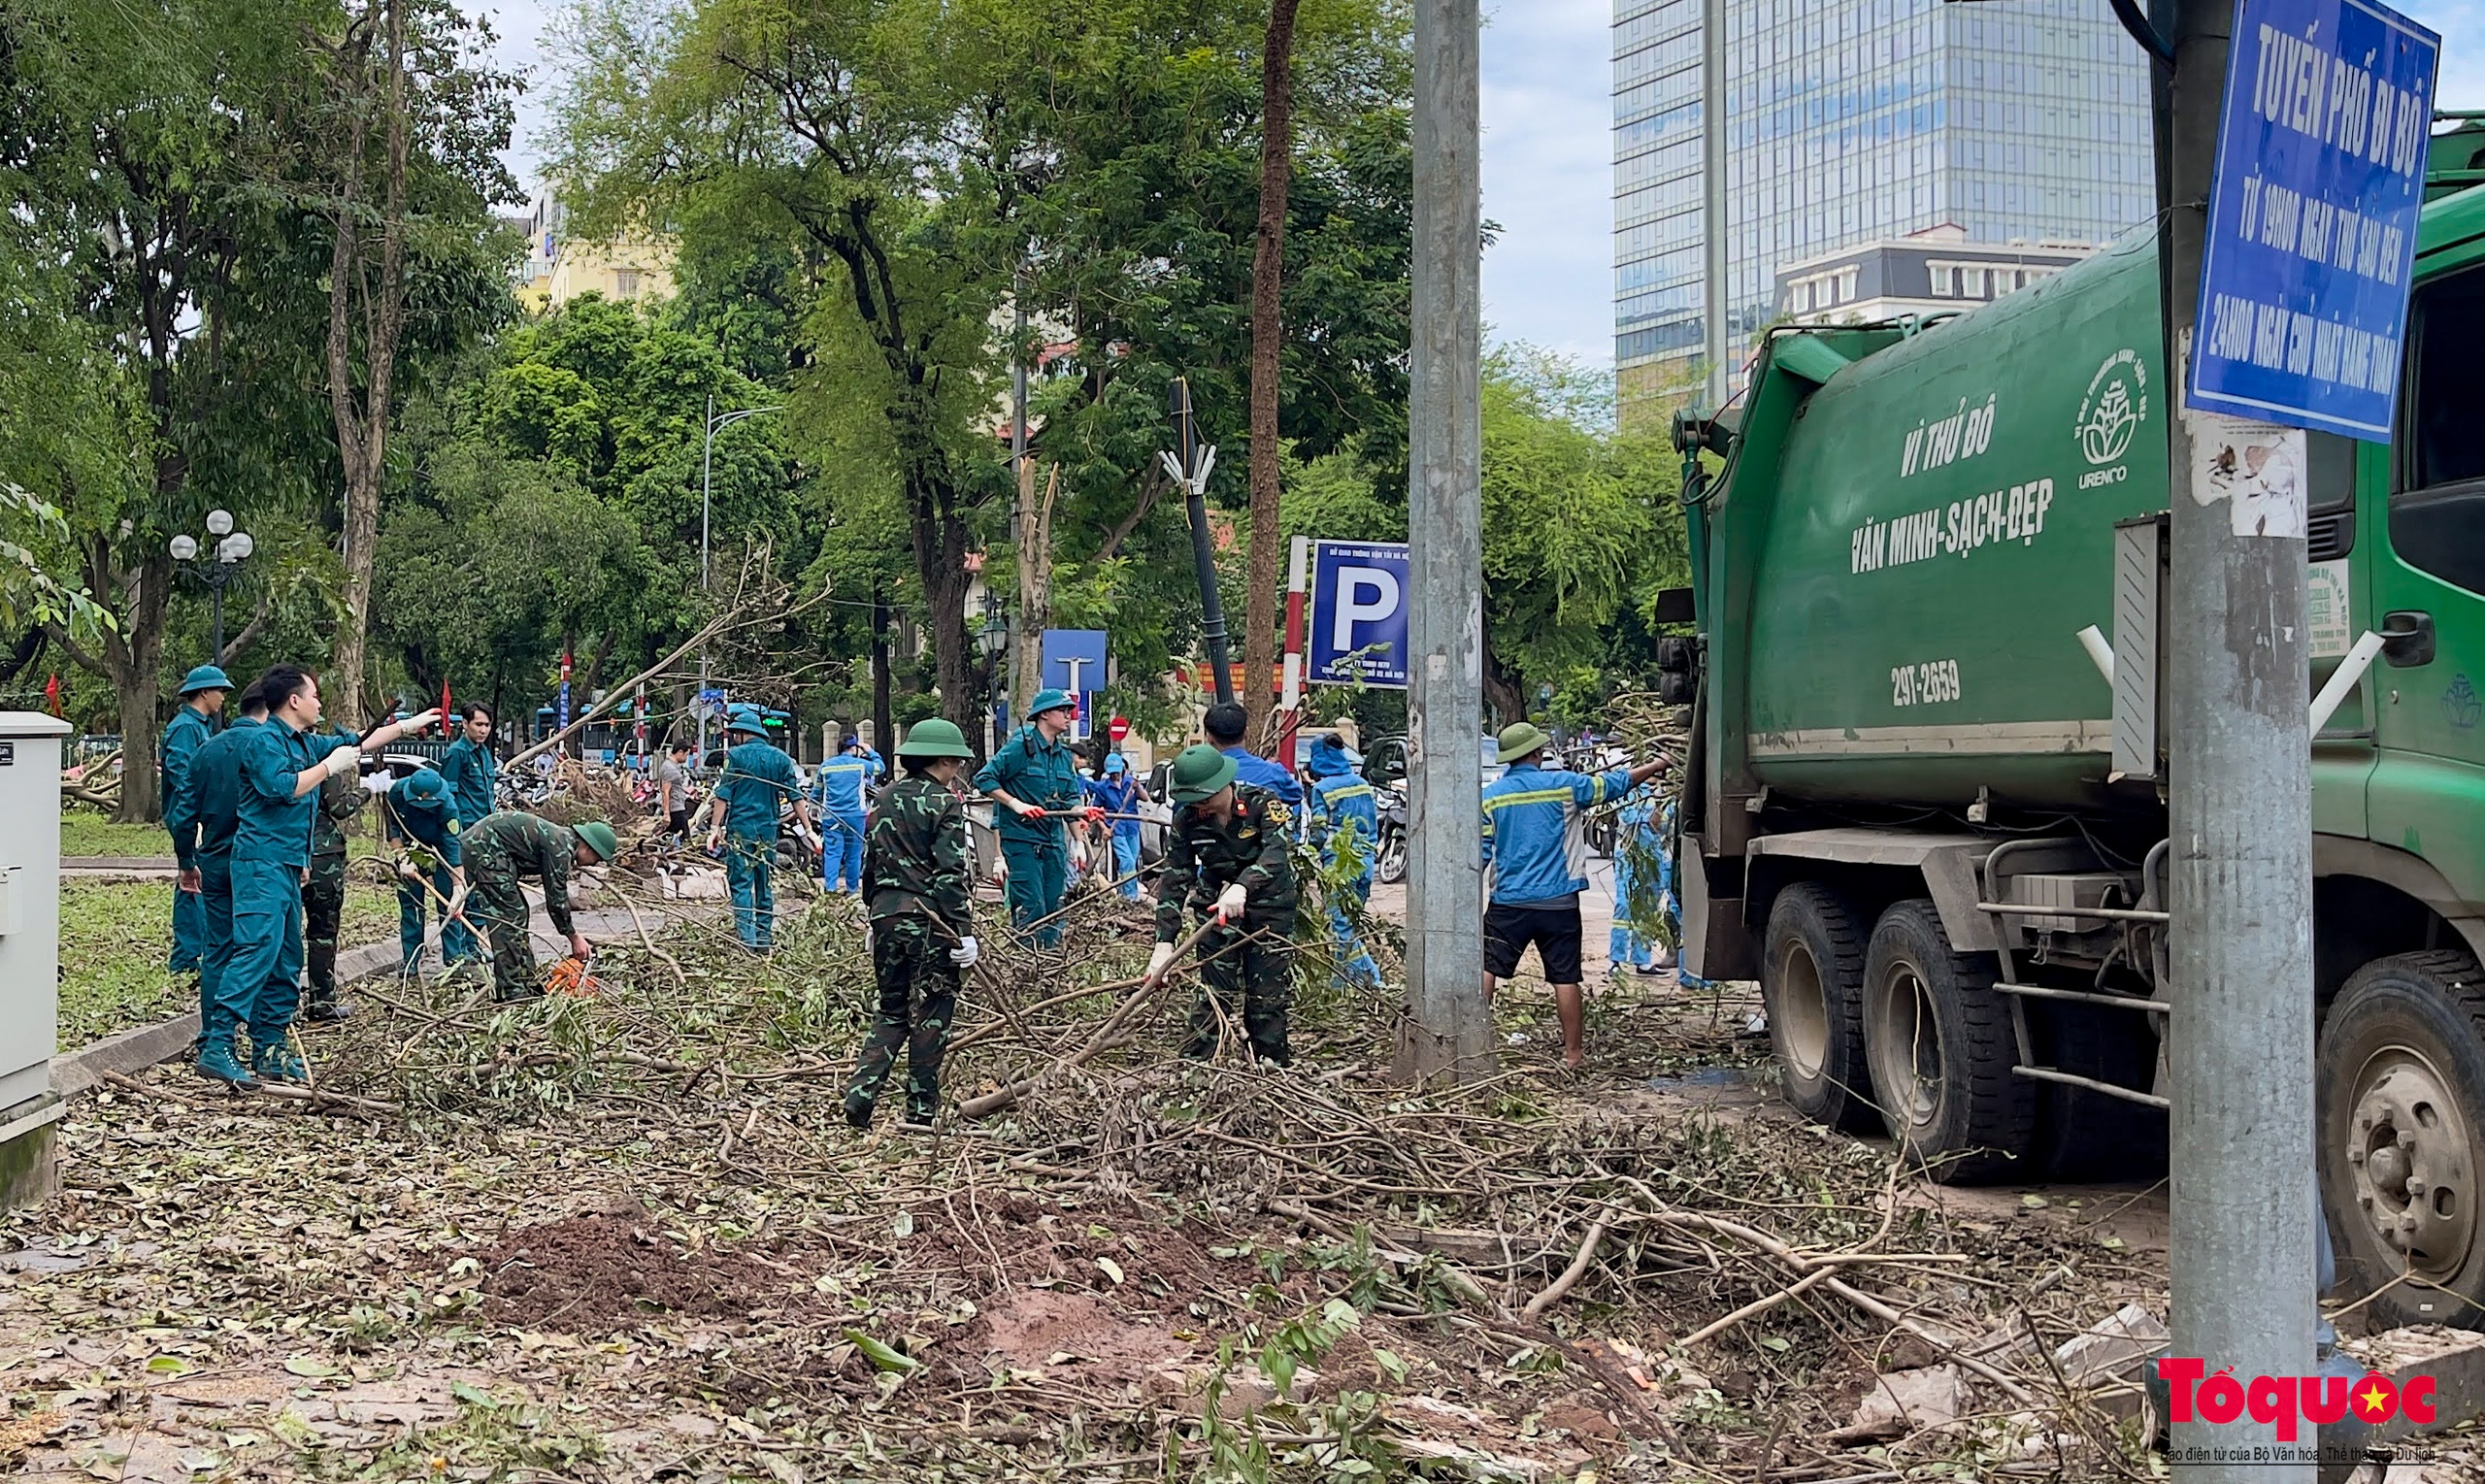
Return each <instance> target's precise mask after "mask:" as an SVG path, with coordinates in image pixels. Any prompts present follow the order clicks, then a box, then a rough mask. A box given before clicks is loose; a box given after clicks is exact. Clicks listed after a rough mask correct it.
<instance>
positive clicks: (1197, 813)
mask: <svg viewBox="0 0 2485 1484" xmlns="http://www.w3.org/2000/svg"><path fill="white" fill-rule="evenodd" d="M1238 772H1240V766H1239V765H1238V764H1237V763H1236V761H1235V760H1234V759H1233V758H1232V757H1229V756H1227V755H1226V754H1224V753H1222V752H1219V751H1217V750H1216V749H1215V748H1214V747H1209V746H1205V745H1202V746H1193V747H1185V748H1183V749H1182V755H1181V756H1179V757H1177V758H1176V759H1175V760H1174V769H1173V774H1172V776H1171V779H1170V782H1171V784H1172V792H1173V795H1174V805H1175V809H1174V828H1173V832H1172V836H1171V838H1170V839H1169V840H1168V841H1167V842H1166V846H1165V874H1164V878H1163V880H1162V881H1161V882H1160V883H1159V885H1158V886H1157V889H1156V952H1155V954H1154V955H1153V956H1152V957H1151V958H1150V959H1149V960H1148V964H1147V972H1148V973H1151V974H1152V973H1161V972H1162V971H1163V970H1164V968H1165V966H1166V965H1168V964H1170V963H1172V962H1173V960H1174V944H1175V942H1176V940H1178V939H1179V938H1180V937H1181V936H1182V913H1183V909H1184V907H1188V908H1189V909H1190V910H1191V911H1192V912H1194V913H1196V914H1198V916H1199V918H1200V920H1201V921H1203V922H1209V923H1213V924H1214V927H1213V928H1212V929H1211V930H1210V932H1209V935H1208V937H1207V938H1206V939H1204V940H1201V944H1200V949H1201V959H1200V984H1201V993H1200V999H1199V1004H1198V1005H1197V1006H1195V1007H1194V1008H1193V1009H1192V1011H1191V1026H1190V1035H1189V1037H1188V1038H1187V1039H1185V1040H1184V1041H1183V1043H1182V1054H1183V1055H1184V1056H1187V1057H1194V1058H1205V1057H1207V1056H1209V1055H1210V1054H1212V1053H1213V1052H1214V1051H1215V1050H1216V1043H1217V1032H1218V1027H1219V1024H1220V1021H1221V1019H1222V1018H1223V1017H1222V1016H1220V1014H1219V1010H1220V1007H1221V1008H1222V1011H1223V1015H1225V1016H1230V1015H1233V1014H1235V1013H1236V1012H1237V1011H1238V1010H1239V1011H1240V1012H1241V1014H1242V1019H1243V1034H1244V1035H1245V1036H1247V1037H1249V1038H1250V1040H1251V1054H1252V1055H1253V1056H1254V1057H1256V1058H1258V1059H1259V1060H1261V1061H1264V1062H1271V1063H1274V1064H1276V1066H1279V1067H1283V1066H1285V1065H1286V1064H1287V1063H1288V1062H1291V1061H1292V1060H1293V1059H1294V1056H1293V1052H1292V1051H1291V1049H1290V1048H1289V1047H1288V1046H1287V1044H1286V1023H1285V1020H1286V1004H1287V1001H1288V1000H1289V999H1290V998H1291V994H1292V988H1293V978H1294V944H1293V942H1292V940H1291V939H1292V934H1293V932H1294V917H1295V884H1294V859H1293V857H1292V856H1290V855H1289V854H1288V853H1287V841H1288V840H1289V839H1290V837H1291V836H1292V835H1293V833H1294V811H1293V809H1291V808H1288V807H1287V805H1286V802H1285V801H1284V800H1282V799H1280V798H1278V797H1277V796H1276V794H1274V793H1271V792H1270V791H1269V790H1267V789H1265V788H1261V787H1259V786H1257V785H1256V784H1251V783H1239V782H1237V781H1235V775H1236V774H1237V773H1238ZM1211 997H1213V998H1211Z"/></svg>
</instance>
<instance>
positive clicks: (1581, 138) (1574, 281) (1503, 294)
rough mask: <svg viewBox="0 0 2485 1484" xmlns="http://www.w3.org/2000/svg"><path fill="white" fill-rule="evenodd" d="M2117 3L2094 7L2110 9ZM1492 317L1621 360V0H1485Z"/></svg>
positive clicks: (517, 39) (2462, 86) (2476, 54)
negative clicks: (1495, 231) (1615, 135)
mask: <svg viewBox="0 0 2485 1484" xmlns="http://www.w3.org/2000/svg"><path fill="white" fill-rule="evenodd" d="M2105 3H2106V0H2096V4H2097V6H2098V9H2099V10H2100V11H2101V12H2102V11H2103V10H2104V7H2105ZM2399 3H2400V7H2401V9H2402V10H2403V11H2405V12H2406V13H2407V14H2408V15H2410V16H2414V17H2415V18H2416V19H2418V20H2420V21H2422V22H2424V23H2425V24H2427V25H2430V26H2432V27H2434V28H2435V30H2437V31H2439V32H2441V33H2442V51H2443V58H2444V65H2443V68H2442V80H2441V84H2440V92H2439V96H2438V99H2437V101H2438V103H2439V105H2440V106H2441V107H2443V108H2485V0H2399ZM560 4H561V0H480V9H481V10H482V11H483V12H484V13H485V14H487V15H489V16H491V17H492V23H493V29H494V30H496V31H497V32H499V33H500V47H499V56H500V59H501V61H502V62H503V63H504V64H505V65H509V66H513V67H525V68H529V69H532V70H533V72H534V83H535V86H534V89H533V91H532V92H531V93H530V94H529V95H528V96H527V97H525V98H524V99H522V100H520V102H519V105H518V141H519V143H518V148H515V149H514V150H513V151H512V158H511V164H512V166H513V167H514V169H515V170H516V171H517V174H518V178H519V180H520V181H523V182H524V183H525V184H526V185H527V186H528V187H529V188H530V189H531V188H533V187H534V185H535V184H536V181H535V180H534V169H533V163H534V160H535V157H536V152H535V150H534V149H533V148H531V143H530V141H531V138H532V136H533V135H534V133H535V132H536V131H537V130H538V129H539V128H541V127H542V122H543V103H544V92H545V83H546V82H547V79H546V78H545V77H544V76H543V49H542V36H543V32H544V27H545V21H546V17H547V15H548V14H550V13H552V12H553V11H555V10H556V9H557V8H558V6H559V5H560ZM1484 10H1485V15H1486V16H1487V17H1488V23H1487V25H1486V29H1485V32H1484V110H1483V112H1484V214H1485V216H1486V217H1487V218H1488V219H1490V220H1492V221H1495V222H1498V223H1500V225H1501V238H1500V240H1499V241H1498V242H1497V243H1496V244H1495V245H1494V247H1493V249H1492V250H1491V251H1490V252H1488V253H1486V254H1485V257H1484V317H1485V321H1486V324H1487V328H1488V333H1489V334H1490V335H1491V336H1492V337H1493V338H1494V339H1496V340H1524V341H1531V342H1534V343H1535V344H1537V345H1540V346H1546V347H1548V348H1551V349H1555V350H1561V351H1565V352H1568V353H1570V354H1573V355H1576V356H1578V357H1580V358H1581V359H1583V360H1586V361H1589V362H1591V363H1594V364H1597V365H1605V364H1608V363H1610V361H1611V360H1612V356H1613V340H1612V336H1613V244H1612V231H1613V202H1612V188H1613V159H1612V144H1611V140H1612V134H1611V112H1610V108H1611V105H1610V101H1609V99H1608V97H1607V93H1608V89H1609V84H1610V79H1611V75H1612V49H1611V48H1612V42H1611V25H1612V18H1613V4H1612V0H1484Z"/></svg>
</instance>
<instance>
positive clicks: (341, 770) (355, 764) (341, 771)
mask: <svg viewBox="0 0 2485 1484" xmlns="http://www.w3.org/2000/svg"><path fill="white" fill-rule="evenodd" d="M319 766H320V767H322V768H325V769H327V770H328V776H330V777H332V778H342V777H344V776H345V775H347V774H348V773H351V772H353V771H354V770H355V769H357V768H359V767H361V766H362V753H361V752H360V751H359V750H357V749H356V748H355V747H354V745H353V744H352V743H351V742H347V743H344V744H342V745H340V746H339V747H338V748H337V750H335V751H334V752H331V753H329V754H328V756H327V760H326V761H325V762H323V763H321V764H320V765H319Z"/></svg>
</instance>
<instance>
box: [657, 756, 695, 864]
mask: <svg viewBox="0 0 2485 1484" xmlns="http://www.w3.org/2000/svg"><path fill="white" fill-rule="evenodd" d="M689 756H690V743H689V742H687V741H685V740H683V739H681V738H679V737H677V738H675V739H674V741H673V745H672V746H670V747H667V748H665V749H664V761H663V762H661V763H658V764H656V811H657V812H658V813H660V814H662V815H664V833H665V836H666V838H667V839H670V840H679V839H681V838H682V837H683V836H684V835H686V834H688V833H689V830H690V770H689V769H688V768H686V767H684V766H683V759H685V758H687V757H689Z"/></svg>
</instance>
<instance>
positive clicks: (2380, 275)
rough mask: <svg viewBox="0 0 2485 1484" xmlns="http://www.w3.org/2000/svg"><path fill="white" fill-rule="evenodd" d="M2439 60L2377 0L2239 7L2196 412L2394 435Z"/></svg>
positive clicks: (2194, 365) (2380, 437) (2207, 260)
mask: <svg viewBox="0 0 2485 1484" xmlns="http://www.w3.org/2000/svg"><path fill="white" fill-rule="evenodd" d="M2440 60H2441V38H2440V37H2438V36H2436V35H2435V34H2434V33H2433V32H2432V31H2429V30H2427V29H2425V28H2424V27H2423V26H2420V25H2418V24H2416V23H2415V22H2414V21H2412V20H2409V19H2407V18H2406V17H2405V16H2401V15H2399V14H2398V13H2397V12H2395V11H2392V10H2390V9H2388V8H2387V7H2385V6H2381V5H2378V4H2375V3H2373V0H2243V4H2242V6H2241V8H2240V11H2239V13H2238V14H2237V16H2236V24H2235V42H2234V51H2233V54H2232V58H2231V60H2230V62H2229V65H2228V67H2227V73H2226V99H2225V105H2224V108H2223V110H2222V112H2221V115H2220V117H2219V125H2218V147H2217V171H2216V175H2215V176H2214V178H2213V182H2212V184H2211V186H2210V190H2209V222H2208V240H2207V243H2206V245H2205V248H2204V250H2203V255H2202V259H2201V301H2200V328H2199V329H2198V331H2196V332H2195V334H2194V337H2193V345H2192V362H2191V373H2190V379H2189V382H2188V386H2187V392H2188V397H2187V401H2188V405H2189V406H2190V407H2192V408H2194V409H2197V410H2200V411H2203V412H2225V413H2229V414H2231V415H2234V416H2237V417H2249V418H2255V419H2258V420H2261V421H2264V422H2275V423H2282V424H2284V425H2286V426H2289V427H2298V428H2306V429H2309V430H2311V431H2314V432H2320V433H2339V434H2344V435H2346V436H2347V437H2350V438H2362V439H2367V440H2369V441H2372V442H2376V443H2378V442H2384V441H2387V440H2388V439H2389V437H2390V433H2391V426H2392V418H2393V415H2394V413H2395V412H2396V411H2397V406H2398V399H2399V361H2400V353H2401V348H2402V341H2403V339H2404V337H2405V333H2406V327H2407V289H2408V280H2409V278H2410V276H2411V270H2412V269H2413V267H2414V265H2415V260H2416V218H2417V214H2418V213H2419V212H2420V211H2421V210H2422V209H2423V207H2424V204H2425V164H2426V153H2427V150H2428V148H2429V147H2430V145H2431V140H2432V131H2433V118H2434V79H2435V73H2436V72H2437V71H2438V69H2439V64H2440Z"/></svg>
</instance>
